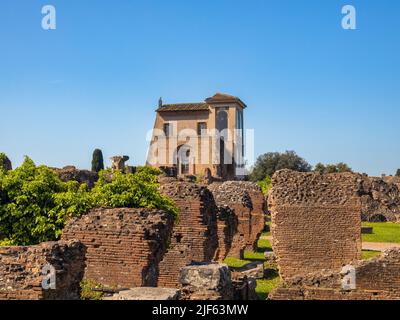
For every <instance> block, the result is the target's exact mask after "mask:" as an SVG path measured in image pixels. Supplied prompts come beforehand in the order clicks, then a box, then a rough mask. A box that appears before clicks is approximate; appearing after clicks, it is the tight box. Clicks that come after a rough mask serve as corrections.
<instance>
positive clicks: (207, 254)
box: [158, 180, 218, 287]
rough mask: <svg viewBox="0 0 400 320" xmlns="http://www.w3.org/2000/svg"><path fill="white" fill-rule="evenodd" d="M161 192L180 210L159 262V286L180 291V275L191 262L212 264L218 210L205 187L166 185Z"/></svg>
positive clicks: (176, 182) (183, 183)
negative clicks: (166, 248)
mask: <svg viewBox="0 0 400 320" xmlns="http://www.w3.org/2000/svg"><path fill="white" fill-rule="evenodd" d="M160 190H161V192H162V193H163V194H164V195H167V196H168V197H170V198H171V199H173V200H174V201H175V203H176V204H177V205H178V207H179V208H180V216H179V222H177V223H175V225H174V228H173V233H172V237H171V241H170V244H169V247H168V250H167V252H166V253H165V255H164V258H163V259H162V261H161V262H160V265H159V269H160V274H159V277H158V286H160V287H179V272H180V269H181V268H182V267H184V266H187V265H189V264H191V263H192V262H210V261H212V259H213V257H214V255H215V250H216V248H217V246H218V240H217V222H216V208H215V204H214V201H213V198H212V195H211V193H210V192H209V190H208V189H207V188H205V187H202V186H199V185H196V184H194V183H189V182H184V181H177V180H175V181H168V180H167V181H166V183H162V184H161V187H160Z"/></svg>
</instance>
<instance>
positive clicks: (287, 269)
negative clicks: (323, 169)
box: [268, 170, 362, 279]
mask: <svg viewBox="0 0 400 320" xmlns="http://www.w3.org/2000/svg"><path fill="white" fill-rule="evenodd" d="M361 183H362V178H361V175H354V174H351V173H342V174H319V173H299V172H294V171H290V170H282V171H279V172H277V173H276V174H275V175H274V177H273V179H272V189H271V191H270V195H269V199H268V204H269V209H270V212H271V220H272V223H271V231H272V237H273V241H272V246H273V250H274V253H275V255H276V257H277V263H278V267H279V271H280V275H281V277H282V278H283V279H287V278H290V277H293V276H296V275H306V274H308V273H312V272H317V271H320V270H322V269H328V270H333V269H336V268H339V267H342V266H343V265H346V264H348V263H350V262H352V261H354V260H357V259H360V258H361V201H360V197H359V194H358V192H359V190H360V184H361Z"/></svg>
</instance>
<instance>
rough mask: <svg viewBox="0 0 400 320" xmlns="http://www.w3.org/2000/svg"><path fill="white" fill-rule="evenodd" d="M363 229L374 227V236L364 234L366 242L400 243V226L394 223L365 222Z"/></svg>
mask: <svg viewBox="0 0 400 320" xmlns="http://www.w3.org/2000/svg"><path fill="white" fill-rule="evenodd" d="M362 225H363V227H373V234H363V235H362V241H364V242H386V243H388V242H389V243H400V224H399V223H393V222H363V224H362Z"/></svg>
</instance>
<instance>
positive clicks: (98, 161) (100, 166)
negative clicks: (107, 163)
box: [92, 149, 104, 172]
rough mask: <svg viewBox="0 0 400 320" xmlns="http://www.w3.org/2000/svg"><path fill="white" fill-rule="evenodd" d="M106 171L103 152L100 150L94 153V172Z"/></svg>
mask: <svg viewBox="0 0 400 320" xmlns="http://www.w3.org/2000/svg"><path fill="white" fill-rule="evenodd" d="M101 170H104V160H103V152H102V151H101V150H100V149H96V150H94V151H93V158H92V171H94V172H99V171H101Z"/></svg>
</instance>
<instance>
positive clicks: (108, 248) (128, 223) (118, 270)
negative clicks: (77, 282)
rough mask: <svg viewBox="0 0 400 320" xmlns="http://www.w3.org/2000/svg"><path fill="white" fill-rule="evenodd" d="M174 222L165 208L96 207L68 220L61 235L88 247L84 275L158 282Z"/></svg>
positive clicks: (136, 283)
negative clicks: (160, 266)
mask: <svg viewBox="0 0 400 320" xmlns="http://www.w3.org/2000/svg"><path fill="white" fill-rule="evenodd" d="M172 225H173V218H172V216H171V215H170V214H168V213H165V212H164V211H162V210H149V209H131V208H130V209H128V208H118V209H111V208H96V209H92V210H90V211H89V212H88V214H86V215H84V216H82V217H81V218H78V219H73V220H71V221H69V223H68V224H67V226H66V227H65V229H64V231H63V235H62V239H64V240H69V239H77V240H80V241H81V242H82V243H83V244H84V245H85V246H86V247H87V253H86V270H85V278H87V279H90V280H94V281H96V282H98V283H101V284H103V285H106V286H110V287H122V288H132V287H140V286H156V285H157V278H158V272H159V270H158V264H159V262H160V260H161V259H162V258H163V256H164V253H165V251H166V250H167V245H168V241H169V238H170V234H171V231H172Z"/></svg>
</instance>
